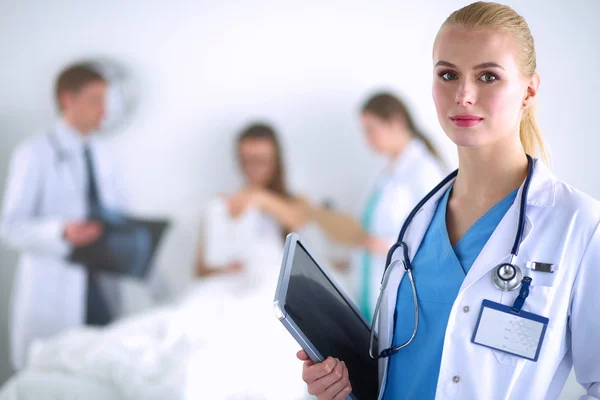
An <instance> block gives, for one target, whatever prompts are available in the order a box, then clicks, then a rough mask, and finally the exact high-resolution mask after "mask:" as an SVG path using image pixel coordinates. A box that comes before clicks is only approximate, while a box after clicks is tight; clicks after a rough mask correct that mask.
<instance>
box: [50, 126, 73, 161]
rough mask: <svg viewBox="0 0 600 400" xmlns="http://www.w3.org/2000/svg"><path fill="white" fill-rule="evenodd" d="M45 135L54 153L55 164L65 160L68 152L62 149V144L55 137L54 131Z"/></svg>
mask: <svg viewBox="0 0 600 400" xmlns="http://www.w3.org/2000/svg"><path fill="white" fill-rule="evenodd" d="M47 137H48V143H49V144H50V147H51V148H52V152H53V153H54V158H55V163H56V166H58V165H60V164H62V163H63V162H65V161H67V158H68V154H67V152H66V151H65V150H63V148H62V146H61V145H60V143H59V141H58V138H57V137H56V134H55V133H54V132H49V133H48V135H47Z"/></svg>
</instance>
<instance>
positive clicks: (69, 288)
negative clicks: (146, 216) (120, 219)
mask: <svg viewBox="0 0 600 400" xmlns="http://www.w3.org/2000/svg"><path fill="white" fill-rule="evenodd" d="M50 132H52V133H53V135H54V136H53V137H54V138H55V141H52V140H51V136H50ZM87 141H88V143H89V146H90V149H91V151H92V154H93V157H94V169H95V174H96V180H97V185H98V188H99V192H100V199H101V202H102V204H103V205H105V206H107V207H110V208H113V209H118V210H123V209H124V207H125V200H124V196H123V195H122V191H121V190H120V185H119V184H118V181H119V176H118V171H117V170H116V169H115V166H114V164H113V162H112V157H111V156H110V154H109V148H107V147H106V145H105V144H103V143H102V142H101V140H99V139H97V138H95V137H90V138H88V139H87ZM83 143H84V140H83V138H82V137H81V136H79V135H78V134H77V133H76V132H75V131H74V130H73V129H72V128H71V127H69V126H68V125H67V124H66V123H65V122H64V121H62V120H60V121H58V122H57V123H56V126H55V128H54V129H53V130H51V131H49V132H46V133H44V134H41V135H39V136H36V137H33V138H31V139H28V140H26V141H25V142H24V143H22V144H21V145H19V146H18V148H17V149H16V150H15V152H14V154H13V157H12V160H11V163H10V167H9V175H8V181H7V186H6V192H5V195H4V203H3V208H2V216H1V219H0V235H1V236H2V239H4V240H5V242H6V243H8V244H9V245H10V246H11V247H13V248H15V249H17V250H18V251H20V252H21V257H20V261H19V264H18V267H17V270H16V272H15V281H14V285H13V290H12V298H11V303H12V304H11V315H10V325H11V326H10V342H11V354H12V359H13V364H14V366H15V367H16V368H18V369H20V368H22V367H23V366H24V364H25V360H26V354H27V348H28V347H29V344H30V343H31V342H32V341H33V340H34V339H36V338H46V337H49V336H52V335H54V334H57V333H59V332H61V331H64V330H65V329H68V328H71V327H75V326H79V325H82V324H83V323H84V320H85V312H86V310H85V303H86V301H85V299H86V290H87V273H86V270H85V269H83V268H82V267H80V266H78V265H75V264H72V263H69V262H67V261H66V260H65V257H66V256H67V255H68V254H69V252H70V250H71V246H70V245H69V243H68V242H67V241H66V240H65V239H64V238H63V232H64V228H65V223H66V222H68V221H78V220H85V219H86V215H87V214H88V210H87V200H86V199H87V195H86V193H87V175H86V169H85V164H84V162H85V161H84V157H83V147H82V146H83ZM101 284H103V286H104V287H105V288H106V289H107V290H108V294H107V296H106V297H107V299H109V301H111V300H113V302H112V303H111V304H110V305H111V306H112V309H113V311H114V312H115V313H118V297H119V296H118V288H117V287H116V283H114V281H113V282H110V278H107V277H103V281H102V282H101Z"/></svg>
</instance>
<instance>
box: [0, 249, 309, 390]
mask: <svg viewBox="0 0 600 400" xmlns="http://www.w3.org/2000/svg"><path fill="white" fill-rule="evenodd" d="M281 250H282V249H281V243H280V240H278V241H272V242H269V241H264V240H263V241H262V242H261V243H260V245H255V246H253V251H254V252H255V254H256V255H257V256H256V257H254V258H253V260H254V261H253V262H249V263H248V264H247V265H246V269H245V272H244V273H243V274H241V275H240V276H238V277H237V278H233V279H232V278H231V277H222V278H214V279H210V280H207V281H204V282H201V283H197V284H195V285H194V286H193V287H191V288H190V290H189V291H188V292H187V293H185V294H183V295H182V296H181V297H180V299H179V300H178V301H176V302H174V303H173V304H172V305H170V306H167V307H162V308H159V309H155V310H150V311H148V312H146V313H144V314H141V315H137V316H132V317H129V318H126V319H124V320H122V321H120V322H117V323H115V324H113V325H111V326H110V327H107V328H105V329H93V328H87V327H86V328H80V329H77V330H73V331H70V332H67V333H65V334H63V335H60V336H58V337H55V338H53V339H50V340H45V341H39V342H35V343H34V345H33V346H32V349H31V352H30V355H29V362H28V367H27V368H26V370H25V371H23V372H21V373H20V374H18V375H17V376H16V377H15V378H13V379H12V380H11V381H10V382H9V383H8V384H7V385H6V388H5V389H3V390H4V394H3V395H2V396H0V400H28V399H33V398H45V399H48V398H57V399H58V398H60V399H71V398H73V399H78V397H76V396H77V395H78V393H79V392H78V390H79V389H78V388H79V386H77V385H80V386H81V388H82V389H81V390H82V391H83V392H82V393H85V388H84V386H85V384H87V383H90V384H92V385H95V386H94V387H98V388H101V389H99V390H96V392H94V390H95V389H94V390H92V389H89V390H88V393H89V394H90V396H88V397H85V398H87V399H91V398H93V399H94V400H95V399H124V400H138V399H139V400H141V399H144V400H163V399H169V400H172V399H182V400H187V399H210V400H242V399H243V400H298V399H304V398H306V388H305V385H304V384H303V382H302V380H301V378H300V377H301V370H302V363H301V362H300V361H298V360H296V359H295V352H296V350H297V349H298V345H297V344H296V343H295V341H294V340H293V339H292V338H291V336H290V335H289V334H288V333H287V331H286V330H285V329H284V328H283V326H282V325H281V324H280V322H279V321H277V319H276V318H275V316H274V314H273V308H272V301H273V295H274V292H275V287H276V283H277V276H278V272H279V267H280V263H281ZM70 382H77V385H75V384H73V385H71V384H70ZM63 383H65V384H64V385H63ZM102 390H104V392H102ZM40 393H43V396H40ZM92 395H93V396H95V397H91V396H92ZM51 396H54V397H51ZM61 396H62V397H61ZM70 396H75V397H70Z"/></svg>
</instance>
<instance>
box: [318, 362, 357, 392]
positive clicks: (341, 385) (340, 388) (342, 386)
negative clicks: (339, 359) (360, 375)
mask: <svg viewBox="0 0 600 400" xmlns="http://www.w3.org/2000/svg"><path fill="white" fill-rule="evenodd" d="M340 364H342V367H343V374H342V379H340V380H339V381H337V382H336V383H334V384H333V385H331V386H329V387H328V388H327V390H325V392H323V394H321V395H320V396H319V397H317V399H318V400H344V399H345V398H346V397H348V395H349V394H350V392H351V391H352V387H351V386H350V378H349V376H348V368H346V364H344V363H340Z"/></svg>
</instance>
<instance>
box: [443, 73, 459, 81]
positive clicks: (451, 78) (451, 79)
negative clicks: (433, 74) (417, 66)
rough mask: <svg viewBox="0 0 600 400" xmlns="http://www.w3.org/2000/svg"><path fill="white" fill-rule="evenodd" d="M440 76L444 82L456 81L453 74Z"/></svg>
mask: <svg viewBox="0 0 600 400" xmlns="http://www.w3.org/2000/svg"><path fill="white" fill-rule="evenodd" d="M440 76H441V77H442V79H443V80H445V81H453V80H455V79H456V74H455V73H454V72H444V73H442V74H440Z"/></svg>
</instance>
